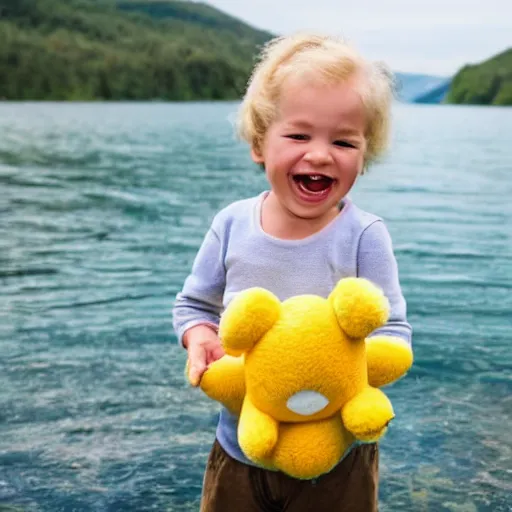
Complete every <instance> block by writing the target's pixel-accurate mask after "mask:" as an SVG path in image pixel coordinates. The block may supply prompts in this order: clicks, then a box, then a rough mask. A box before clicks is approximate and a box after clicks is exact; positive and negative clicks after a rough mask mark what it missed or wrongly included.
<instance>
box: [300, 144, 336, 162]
mask: <svg viewBox="0 0 512 512" xmlns="http://www.w3.org/2000/svg"><path fill="white" fill-rule="evenodd" d="M304 160H305V161H306V162H308V163H309V164H311V165H317V166H322V165H329V164H331V163H332V156H331V152H330V151H329V148H327V147H324V146H320V145H316V146H314V147H311V148H310V149H309V150H308V152H307V153H306V154H305V155H304Z"/></svg>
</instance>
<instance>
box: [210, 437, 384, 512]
mask: <svg viewBox="0 0 512 512" xmlns="http://www.w3.org/2000/svg"><path fill="white" fill-rule="evenodd" d="M378 476H379V452H378V446H377V444H367V445H362V446H358V447H356V448H354V449H353V450H352V451H351V452H350V453H349V454H348V455H347V456H346V457H345V458H344V459H343V460H342V461H341V463H340V464H338V466H336V467H335V468H334V469H333V470H332V471H331V472H330V473H328V474H326V475H322V476H320V477H319V478H317V479H316V480H296V479H294V478H291V477H289V476H287V475H285V474H284V473H279V472H275V471H267V470H264V469H260V468H256V467H253V466H248V465H247V464H242V463H240V462H238V461H237V460H235V459H232V458H231V457H230V456H229V455H228V454H227V453H226V452H225V451H224V450H223V448H222V447H221V446H220V444H219V442H218V441H217V440H216V441H215V443H214V444H213V448H212V451H211V452H210V456H209V458H208V463H207V466H206V473H205V477H204V484H203V497H202V500H201V512H307V511H312V512H324V511H325V512H377V510H378V503H377V493H378Z"/></svg>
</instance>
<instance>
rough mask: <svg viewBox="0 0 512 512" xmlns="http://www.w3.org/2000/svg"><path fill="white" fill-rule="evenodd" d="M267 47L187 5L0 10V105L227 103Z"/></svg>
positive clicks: (8, 5) (15, 4)
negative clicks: (101, 101) (259, 51)
mask: <svg viewBox="0 0 512 512" xmlns="http://www.w3.org/2000/svg"><path fill="white" fill-rule="evenodd" d="M271 37H272V34H270V33H269V32H264V31H261V30H257V29H254V28H252V27H250V26H249V25H247V24H245V23H243V22H242V21H240V20H237V19H236V18H233V17H231V16H228V15H227V14H225V13H223V12H221V11H219V10H217V9H214V8H213V7H211V6H209V5H206V4H202V3H196V2H187V1H179V0H138V1H130V0H123V1H118V2H116V1H114V0H0V99H1V98H5V99H8V100H92V99H106V100H142V99H162V100H176V101H181V100H211V99H237V98H239V97H240V96H241V95H242V93H243V91H244V89H245V85H246V83H247V79H248V77H249V74H250V71H251V68H252V65H253V60H254V55H255V53H256V51H257V48H258V47H259V46H260V45H261V44H263V43H265V42H266V41H268V40H269V39H270V38H271Z"/></svg>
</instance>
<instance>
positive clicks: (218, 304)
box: [172, 228, 226, 343]
mask: <svg viewBox="0 0 512 512" xmlns="http://www.w3.org/2000/svg"><path fill="white" fill-rule="evenodd" d="M225 274H226V273H225V267H224V261H223V257H222V247H221V242H220V239H219V236H218V235H217V233H216V232H215V231H214V230H213V229H212V228H210V230H209V231H208V233H207V234H206V236H205V238H204V240H203V243H202V244H201V247H200V249H199V251H198V253H197V255H196V258H195V260H194V263H193V265H192V271H191V273H190V275H189V276H188V277H187V278H186V280H185V283H184V285H183V289H182V290H181V291H180V292H179V293H178V294H177V295H176V300H175V302H174V307H173V311H172V319H173V327H174V331H175V332H176V335H177V337H178V342H179V343H182V340H183V334H184V333H185V331H186V330H188V329H190V328H191V327H194V326H196V325H201V324H208V325H211V326H212V327H214V328H217V327H218V325H219V319H220V313H221V311H222V299H223V295H224V288H225V282H226V275H225Z"/></svg>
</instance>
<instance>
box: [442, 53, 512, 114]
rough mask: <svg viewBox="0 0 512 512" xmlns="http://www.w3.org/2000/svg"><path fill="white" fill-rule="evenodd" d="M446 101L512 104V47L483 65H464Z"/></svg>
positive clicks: (475, 103)
mask: <svg viewBox="0 0 512 512" xmlns="http://www.w3.org/2000/svg"><path fill="white" fill-rule="evenodd" d="M446 101H447V103H458V104H460V103H464V104H469V105H512V48H509V49H508V50H506V51H504V52H503V53H500V54H499V55H496V56H494V57H492V58H491V59H489V60H486V61H485V62H482V63H480V64H473V65H468V66H464V67H463V68H462V69H461V70H460V71H459V72H458V73H457V74H456V75H455V77H454V78H453V81H452V84H451V87H450V90H449V91H448V95H447V98H446Z"/></svg>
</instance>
